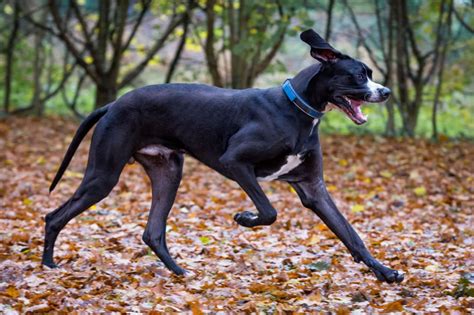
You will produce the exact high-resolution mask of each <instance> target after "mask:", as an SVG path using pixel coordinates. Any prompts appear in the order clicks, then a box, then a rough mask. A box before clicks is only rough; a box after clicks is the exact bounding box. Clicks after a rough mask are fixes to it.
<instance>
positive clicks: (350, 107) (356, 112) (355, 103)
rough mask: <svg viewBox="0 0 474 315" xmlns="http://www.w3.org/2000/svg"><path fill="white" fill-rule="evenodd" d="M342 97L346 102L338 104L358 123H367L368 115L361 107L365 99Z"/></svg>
mask: <svg viewBox="0 0 474 315" xmlns="http://www.w3.org/2000/svg"><path fill="white" fill-rule="evenodd" d="M342 99H343V100H344V101H345V102H344V104H341V105H339V104H337V105H338V107H339V108H340V109H341V110H342V111H343V112H344V113H346V115H347V116H348V117H349V118H350V119H351V120H352V121H353V122H355V123H356V124H358V125H362V124H365V123H366V122H367V116H365V115H364V114H363V113H362V110H361V109H360V107H361V106H362V104H364V101H360V100H355V99H352V98H349V97H347V96H342Z"/></svg>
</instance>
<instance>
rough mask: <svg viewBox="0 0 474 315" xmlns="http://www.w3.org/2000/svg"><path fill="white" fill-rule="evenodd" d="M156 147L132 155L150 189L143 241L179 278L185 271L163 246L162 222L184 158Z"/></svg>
mask: <svg viewBox="0 0 474 315" xmlns="http://www.w3.org/2000/svg"><path fill="white" fill-rule="evenodd" d="M157 148H158V149H156V150H148V151H147V150H146V149H145V150H142V152H143V153H137V154H135V159H136V160H137V161H138V162H139V163H140V164H142V165H143V167H144V169H145V171H146V173H147V174H148V176H149V177H150V180H151V186H152V203H151V209H150V215H149V217H148V222H147V225H146V228H145V232H144V233H143V241H144V242H145V243H146V244H147V245H148V246H149V247H150V248H151V249H152V250H153V252H154V253H155V254H156V255H157V256H158V257H159V258H160V260H161V261H162V262H163V263H164V264H165V266H166V267H167V268H168V269H170V270H171V271H173V272H174V273H175V274H177V275H182V274H184V273H185V270H184V269H182V268H180V267H179V266H178V265H177V264H176V263H175V262H174V260H173V258H171V256H170V253H169V251H168V247H167V246H166V220H167V218H168V214H169V212H170V210H171V207H172V206H173V203H174V200H175V198H176V192H177V190H178V187H179V184H180V182H181V178H182V170H183V161H184V158H183V155H182V154H181V153H179V152H177V151H173V150H170V149H167V148H165V147H157ZM139 152H140V151H139Z"/></svg>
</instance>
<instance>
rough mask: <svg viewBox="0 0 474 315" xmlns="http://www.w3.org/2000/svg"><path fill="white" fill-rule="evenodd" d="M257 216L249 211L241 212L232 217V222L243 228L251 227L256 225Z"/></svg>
mask: <svg viewBox="0 0 474 315" xmlns="http://www.w3.org/2000/svg"><path fill="white" fill-rule="evenodd" d="M257 220H258V215H256V214H255V213H252V212H250V211H243V212H240V213H237V214H236V215H235V216H234V221H235V222H237V223H238V224H240V225H242V226H245V227H252V226H255V225H258V224H257Z"/></svg>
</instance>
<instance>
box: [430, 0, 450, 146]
mask: <svg viewBox="0 0 474 315" xmlns="http://www.w3.org/2000/svg"><path fill="white" fill-rule="evenodd" d="M453 2H454V0H451V1H449V9H448V17H447V21H446V24H447V25H446V28H447V30H446V33H445V34H446V37H445V38H443V40H442V41H441V43H444V44H443V46H442V47H443V48H441V55H440V59H439V65H438V82H437V84H436V91H435V97H434V100H433V112H432V115H431V124H432V127H433V130H432V135H431V136H432V138H433V139H434V140H438V124H437V117H438V106H439V98H440V96H441V91H442V88H443V75H444V67H445V61H446V54H447V51H448V49H449V44H450V41H451V23H452V15H453V11H454V7H453V5H454V3H453Z"/></svg>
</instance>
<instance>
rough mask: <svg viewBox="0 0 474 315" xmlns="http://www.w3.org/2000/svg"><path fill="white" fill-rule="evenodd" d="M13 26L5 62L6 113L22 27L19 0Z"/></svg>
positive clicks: (15, 6) (6, 111)
mask: <svg viewBox="0 0 474 315" xmlns="http://www.w3.org/2000/svg"><path fill="white" fill-rule="evenodd" d="M13 10H14V11H13V26H12V29H11V32H10V35H9V36H8V44H7V48H6V64H5V94H4V97H3V110H4V111H5V113H8V112H9V111H10V95H11V84H12V71H13V62H14V58H13V53H14V51H15V42H16V38H17V36H18V29H19V27H20V3H19V0H15V4H14V9H13Z"/></svg>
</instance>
